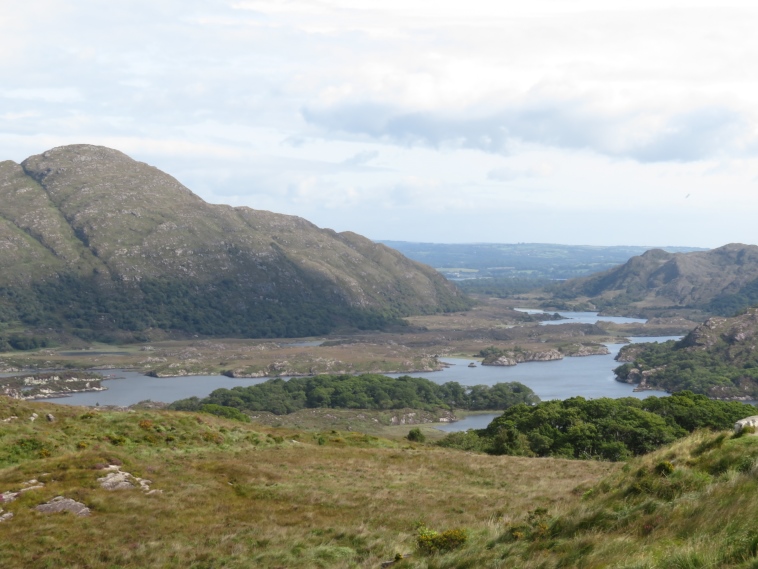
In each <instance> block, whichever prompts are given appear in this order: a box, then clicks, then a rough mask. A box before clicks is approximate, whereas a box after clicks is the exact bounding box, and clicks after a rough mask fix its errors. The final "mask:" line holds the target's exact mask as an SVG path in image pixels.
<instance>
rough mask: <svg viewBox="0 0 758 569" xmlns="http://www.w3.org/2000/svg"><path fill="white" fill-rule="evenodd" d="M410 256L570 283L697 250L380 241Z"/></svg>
mask: <svg viewBox="0 0 758 569" xmlns="http://www.w3.org/2000/svg"><path fill="white" fill-rule="evenodd" d="M379 243H383V244H384V245H387V246H388V247H392V248H393V249H396V250H398V251H400V252H401V253H402V254H403V255H405V256H406V257H409V258H411V259H413V260H414V261H419V262H421V263H425V264H427V265H431V266H432V267H434V268H436V269H437V270H438V271H439V272H441V273H442V274H444V275H445V276H448V275H451V276H454V275H453V273H461V272H467V271H477V275H478V276H480V277H528V278H545V279H570V278H574V277H582V276H585V275H589V274H592V273H597V272H600V271H604V270H607V269H610V268H612V267H615V266H617V265H620V264H623V263H625V262H627V261H628V260H629V259H630V258H631V257H634V256H635V255H641V254H642V253H644V252H645V251H647V250H649V249H656V248H658V249H664V250H666V251H669V252H671V253H683V252H688V251H702V250H704V249H699V248H697V247H653V246H650V247H648V246H640V245H629V246H626V245H624V246H612V247H596V246H589V245H556V244H548V243H512V244H506V243H412V242H408V241H379Z"/></svg>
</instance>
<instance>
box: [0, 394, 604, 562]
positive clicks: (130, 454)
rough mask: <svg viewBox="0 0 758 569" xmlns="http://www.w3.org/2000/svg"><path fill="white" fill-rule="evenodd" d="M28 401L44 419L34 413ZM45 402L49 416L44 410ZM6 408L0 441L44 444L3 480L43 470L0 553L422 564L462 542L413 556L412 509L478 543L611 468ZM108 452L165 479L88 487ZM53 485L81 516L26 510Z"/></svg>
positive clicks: (43, 557)
mask: <svg viewBox="0 0 758 569" xmlns="http://www.w3.org/2000/svg"><path fill="white" fill-rule="evenodd" d="M32 412H36V413H38V414H39V415H40V416H41V418H42V419H43V420H42V421H41V420H40V419H37V420H36V421H34V422H31V421H29V417H30V416H31V413H32ZM47 412H53V413H54V414H55V415H56V421H55V422H53V423H48V422H47V421H44V414H45V413H47ZM10 415H16V416H18V417H19V419H17V420H14V421H11V422H10V423H3V424H2V427H3V430H2V439H0V448H3V449H7V448H9V447H12V446H13V445H14V443H15V442H17V441H19V440H26V439H35V440H37V441H39V442H40V443H41V445H42V446H41V447H34V448H30V449H27V451H26V452H27V454H26V455H24V456H23V457H20V456H15V457H11V458H9V457H8V456H7V453H6V455H5V458H4V459H3V460H4V464H5V468H3V469H2V470H0V491H5V490H16V489H18V487H19V486H20V485H21V484H22V483H23V482H24V481H26V480H30V479H32V478H36V479H38V480H40V481H43V482H45V484H46V485H45V487H44V488H42V489H39V490H35V491H31V492H27V493H26V494H24V495H23V497H22V498H21V499H19V500H17V501H15V502H12V503H10V504H7V505H4V506H3V507H5V509H6V510H7V511H11V512H13V513H14V514H15V517H14V518H13V519H12V520H10V521H7V522H4V523H1V524H0V541H2V543H4V544H5V545H4V547H3V548H2V549H0V564H2V565H3V566H6V567H61V566H65V567H71V568H79V567H81V568H84V567H93V568H94V567H98V568H99V567H104V568H105V567H108V568H110V567H197V568H200V567H376V566H377V565H378V564H379V563H380V562H382V561H386V560H390V559H393V558H394V556H395V554H396V553H401V554H408V553H414V556H413V557H411V558H409V559H408V560H407V561H403V562H402V564H398V566H400V567H403V566H405V567H424V566H427V563H428V562H429V563H438V562H443V560H444V559H445V558H447V557H448V556H455V555H458V554H460V553H457V554H456V553H454V552H451V553H449V554H444V555H435V556H432V557H428V558H427V557H425V556H420V555H419V554H418V553H417V551H416V531H417V530H416V528H417V527H418V525H419V524H421V523H423V524H424V525H425V526H426V527H428V528H431V529H434V530H438V531H442V532H444V531H446V530H449V529H453V528H459V527H460V528H465V529H466V530H467V531H468V532H469V534H470V537H471V540H472V541H473V542H474V543H477V542H480V541H481V540H482V539H483V537H485V536H489V535H490V534H491V532H492V528H493V527H499V526H500V525H502V524H503V523H505V520H510V519H516V518H517V517H518V516H519V515H520V513H521V512H524V511H528V510H531V509H534V508H536V507H550V508H554V507H557V506H559V505H561V504H569V503H574V502H576V501H577V500H578V499H579V494H580V493H579V492H577V491H576V488H577V487H579V488H586V487H588V486H589V485H590V484H591V483H593V482H595V481H596V480H598V478H599V477H601V476H602V475H604V474H606V473H608V472H610V471H612V470H614V469H615V468H616V467H615V466H613V465H610V464H603V463H597V462H587V463H582V462H576V461H563V460H548V459H542V460H534V459H524V458H518V457H490V456H485V455H474V454H467V453H461V452H457V451H448V450H444V449H436V448H434V447H429V446H426V445H416V444H412V443H408V442H407V441H404V442H400V441H391V440H387V439H380V438H376V437H372V436H368V435H364V434H361V433H350V432H343V431H336V430H335V431H324V432H303V431H297V430H295V429H283V428H279V429H277V428H272V427H266V426H262V425H256V424H243V423H234V422H230V421H226V420H222V419H219V418H216V417H213V416H206V415H196V414H188V413H171V412H156V411H145V412H142V411H138V412H131V413H128V412H126V413H125V412H108V411H105V412H97V411H94V412H93V411H91V410H87V409H83V408H75V407H71V408H63V407H60V406H53V405H49V404H44V403H25V402H14V401H11V400H7V399H3V398H0V419H3V418H6V417H8V416H10ZM118 437H123V440H122V439H119V438H118ZM169 437H172V439H171V440H168V438H169ZM114 441H118V444H114ZM79 443H85V444H86V448H84V449H79V448H77V446H78V445H79ZM42 448H44V449H47V450H46V451H45V452H43V451H42ZM45 454H47V456H44V455H45ZM109 462H111V463H113V462H116V463H118V462H120V463H122V464H123V466H122V468H123V469H124V470H126V471H128V472H131V473H132V474H134V475H136V476H140V477H143V478H148V479H150V480H152V481H153V488H155V489H159V490H162V491H163V494H160V495H145V494H144V493H142V492H140V491H138V490H128V491H121V492H107V491H105V490H103V489H101V488H99V487H98V486H97V484H96V479H97V478H98V477H100V476H102V474H101V472H100V471H98V470H95V469H94V467H95V466H96V465H102V464H107V463H109ZM57 495H64V496H67V497H71V498H74V499H76V500H79V501H81V502H83V503H85V504H86V505H87V506H88V507H90V508H91V509H92V516H91V517H89V518H75V517H73V516H71V515H68V514H57V515H44V514H40V513H37V512H35V511H34V510H32V509H31V508H32V507H33V506H35V505H37V504H39V503H42V502H44V501H47V500H49V499H50V498H52V497H54V496H57ZM469 547H470V546H467V547H465V548H464V550H467V549H469ZM429 566H432V565H429Z"/></svg>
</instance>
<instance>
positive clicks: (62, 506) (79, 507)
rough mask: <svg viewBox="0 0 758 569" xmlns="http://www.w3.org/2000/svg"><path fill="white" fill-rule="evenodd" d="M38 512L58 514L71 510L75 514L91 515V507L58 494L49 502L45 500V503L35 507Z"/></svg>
mask: <svg viewBox="0 0 758 569" xmlns="http://www.w3.org/2000/svg"><path fill="white" fill-rule="evenodd" d="M34 509H35V510H37V511H38V512H42V513H43V514H57V513H60V512H71V513H72V514H74V515H75V516H82V517H85V516H89V515H90V513H91V512H90V509H89V508H88V507H87V506H85V505H84V504H82V503H81V502H77V501H76V500H72V499H71V498H64V497H63V496H56V497H55V498H53V499H52V500H50V501H49V502H45V503H44V504H40V505H39V506H37V507H36V508H34Z"/></svg>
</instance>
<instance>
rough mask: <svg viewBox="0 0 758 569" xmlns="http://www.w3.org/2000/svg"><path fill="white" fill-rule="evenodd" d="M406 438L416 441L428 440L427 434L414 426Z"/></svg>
mask: <svg viewBox="0 0 758 569" xmlns="http://www.w3.org/2000/svg"><path fill="white" fill-rule="evenodd" d="M405 438H407V439H408V440H409V441H411V442H414V443H423V442H424V441H426V435H425V434H424V433H422V432H421V429H419V428H418V427H414V428H413V429H411V430H410V431H409V432H408V436H407V437H405Z"/></svg>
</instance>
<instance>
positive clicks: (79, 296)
mask: <svg viewBox="0 0 758 569" xmlns="http://www.w3.org/2000/svg"><path fill="white" fill-rule="evenodd" d="M0 266H2V267H3V271H2V272H0V326H2V328H5V329H6V330H14V329H27V330H28V329H33V328H36V329H42V328H53V329H56V330H65V331H67V332H70V333H74V334H76V335H78V336H81V337H83V338H86V339H100V340H108V339H115V338H122V339H128V338H130V337H133V338H136V339H144V338H145V337H146V336H149V334H150V331H151V330H152V331H153V333H155V332H154V331H155V330H168V331H176V332H180V333H185V334H204V335H226V336H243V337H292V336H304V335H313V334H323V333H326V332H328V331H329V330H332V329H334V328H335V327H337V326H345V325H347V326H353V327H359V328H377V327H381V326H383V325H386V324H388V323H391V322H394V321H396V319H397V318H399V317H402V316H406V315H410V314H419V313H430V312H436V311H447V310H456V309H460V308H464V307H466V306H467V301H466V299H465V298H464V297H463V295H462V294H461V293H460V292H459V291H458V290H457V289H456V288H455V287H453V286H452V285H451V284H449V283H447V282H446V281H445V279H444V278H442V277H440V275H438V274H437V272H436V271H434V270H433V269H431V268H430V267H426V266H424V265H421V264H419V263H416V262H413V261H410V260H409V259H407V258H405V257H403V256H402V255H401V254H399V253H398V252H396V251H393V250H392V249H389V248H387V247H385V246H383V245H377V244H374V243H372V242H371V241H369V240H368V239H365V238H363V237H361V236H360V235H357V234H355V233H351V232H345V233H339V234H338V233H335V232H334V231H332V230H329V229H319V228H318V227H316V226H314V225H313V224H311V223H309V222H308V221H306V220H304V219H301V218H298V217H293V216H286V215H280V214H275V213H271V212H267V211H259V210H253V209H250V208H247V207H239V208H232V207H229V206H224V205H211V204H207V203H205V202H204V201H203V200H201V199H200V198H199V197H198V196H196V195H194V194H193V193H192V192H190V191H189V190H188V189H187V188H185V187H184V186H182V185H181V184H180V183H179V182H178V181H176V180H175V179H174V178H172V177H171V176H169V175H167V174H164V173H163V172H161V171H159V170H157V169H156V168H153V167H151V166H148V165H147V164H144V163H140V162H136V161H134V160H132V159H130V158H129V157H127V156H126V155H124V154H122V153H120V152H118V151H116V150H111V149H108V148H104V147H97V146H88V145H74V146H65V147H60V148H55V149H53V150H49V151H47V152H45V153H43V154H40V155H38V156H32V157H30V158H28V159H27V160H25V161H23V162H22V163H21V164H16V163H14V162H11V161H6V162H2V163H0ZM1 335H2V330H1V329H0V336H1ZM6 335H7V334H6Z"/></svg>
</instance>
